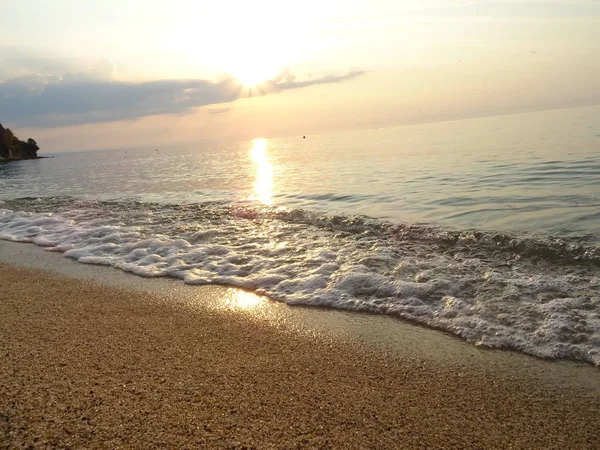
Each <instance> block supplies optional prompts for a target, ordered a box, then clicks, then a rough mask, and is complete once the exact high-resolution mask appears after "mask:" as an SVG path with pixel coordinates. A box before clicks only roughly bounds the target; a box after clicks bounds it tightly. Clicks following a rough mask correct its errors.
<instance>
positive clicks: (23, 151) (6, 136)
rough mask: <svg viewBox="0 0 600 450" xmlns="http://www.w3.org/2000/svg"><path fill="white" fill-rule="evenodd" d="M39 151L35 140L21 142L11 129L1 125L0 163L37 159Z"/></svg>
mask: <svg viewBox="0 0 600 450" xmlns="http://www.w3.org/2000/svg"><path fill="white" fill-rule="evenodd" d="M39 149H40V148H39V147H38V145H37V143H36V142H35V141H34V140H33V139H27V141H21V140H20V139H18V138H17V137H16V136H15V135H14V134H13V132H12V131H11V130H10V129H9V128H4V127H3V126H2V124H0V161H17V160H20V159H37V158H38V155H37V151H38V150H39Z"/></svg>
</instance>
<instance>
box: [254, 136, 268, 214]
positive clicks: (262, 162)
mask: <svg viewBox="0 0 600 450" xmlns="http://www.w3.org/2000/svg"><path fill="white" fill-rule="evenodd" d="M250 154H251V156H252V161H254V164H256V181H255V182H254V193H253V194H252V195H251V196H250V200H258V201H260V202H261V203H263V204H265V205H272V204H273V165H272V164H271V162H270V161H269V155H268V153H267V140H266V139H255V140H254V141H252V150H251V151H250Z"/></svg>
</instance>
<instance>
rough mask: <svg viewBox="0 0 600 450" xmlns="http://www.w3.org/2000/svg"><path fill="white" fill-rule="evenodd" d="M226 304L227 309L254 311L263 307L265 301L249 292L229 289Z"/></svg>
mask: <svg viewBox="0 0 600 450" xmlns="http://www.w3.org/2000/svg"><path fill="white" fill-rule="evenodd" d="M228 294H229V296H228V298H227V301H226V304H227V307H228V308H231V309H236V310H256V309H259V308H262V307H263V306H265V299H264V298H263V297H259V296H258V295H256V294H252V293H251V292H245V291H242V290H239V289H230V290H229V292H228Z"/></svg>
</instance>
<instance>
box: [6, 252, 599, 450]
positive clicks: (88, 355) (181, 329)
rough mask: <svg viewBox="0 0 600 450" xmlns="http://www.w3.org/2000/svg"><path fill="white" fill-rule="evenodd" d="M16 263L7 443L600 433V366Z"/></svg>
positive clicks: (587, 444) (483, 443)
mask: <svg viewBox="0 0 600 450" xmlns="http://www.w3.org/2000/svg"><path fill="white" fill-rule="evenodd" d="M36 255H37V256H36ZM32 258H35V260H32ZM61 259H62V261H60V262H59V260H61ZM28 261H29V268H25V267H27V266H28V265H27V262H28ZM6 263H9V265H7V264H6ZM0 264H1V265H0V299H1V300H0V336H1V337H2V339H0V354H1V355H2V356H3V358H2V359H1V362H0V380H3V381H0V444H2V445H6V446H8V447H11V446H14V447H20V446H26V445H27V444H30V445H33V446H34V447H45V446H47V447H52V448H55V447H66V446H72V447H82V446H86V447H88V448H114V447H118V446H125V447H132V448H157V447H162V448H164V447H172V448H182V447H185V446H191V447H195V448H244V446H246V448H341V447H343V448H399V447H404V448H407V447H408V448H414V447H421V448H422V447H423V446H433V447H460V448H482V447H485V448H490V447H496V448H497V447H504V448H506V447H510V446H512V447H519V448H521V447H538V448H539V447H544V448H552V447H554V448H559V447H561V448H564V447H571V448H573V447H579V448H583V447H584V448H598V445H599V444H598V442H597V423H598V422H597V421H598V417H599V414H600V381H599V379H598V372H597V369H595V368H593V367H590V366H585V365H580V364H575V363H560V362H551V361H543V360H536V359H534V358H531V357H527V356H525V355H519V354H512V353H509V352H501V351H493V350H481V349H478V348H475V347H473V346H470V345H469V344H466V343H464V342H461V341H457V340H456V339H455V338H450V337H447V336H442V335H441V333H436V332H434V331H430V330H423V329H416V328H417V327H414V326H411V325H407V324H403V323H398V321H394V320H393V319H389V318H370V317H368V316H367V317H364V316H362V315H356V314H348V313H346V314H344V313H340V312H337V311H334V312H332V313H330V314H327V313H325V312H323V311H314V310H306V309H297V308H291V307H288V306H287V305H282V304H276V303H274V302H270V301H268V300H266V299H264V298H263V299H261V298H260V297H258V296H255V295H253V294H249V293H244V294H240V292H241V293H243V292H244V291H240V290H237V289H233V288H224V287H218V286H206V287H198V286H195V287H194V286H185V285H183V283H178V282H176V281H174V280H164V279H161V280H152V279H150V280H149V279H139V278H138V277H135V276H132V275H128V274H125V273H122V272H119V271H117V270H115V269H110V268H106V267H97V266H86V265H82V264H78V263H75V262H73V261H69V260H67V259H66V258H64V257H61V256H60V255H57V254H50V253H48V252H43V251H42V250H41V249H40V248H36V247H33V246H28V245H24V244H13V243H6V242H0ZM36 266H37V267H36ZM44 266H45V267H44ZM43 268H45V269H46V270H45V271H42V270H40V269H43ZM61 271H62V272H64V273H61ZM67 274H70V276H67ZM257 299H258V300H257ZM317 317H321V319H317ZM388 319H389V320H388ZM316 320H322V322H321V323H315V321H316ZM359 329H360V330H363V331H362V333H364V334H361V332H360V331H358V330H359ZM365 329H366V330H369V331H367V332H365V331H364V330H365ZM375 330H379V334H375V335H373V333H374V332H375ZM365 335H366V336H365ZM369 340H370V341H371V342H369ZM380 341H382V342H380Z"/></svg>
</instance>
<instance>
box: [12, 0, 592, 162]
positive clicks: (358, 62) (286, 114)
mask: <svg viewBox="0 0 600 450" xmlns="http://www.w3.org/2000/svg"><path fill="white" fill-rule="evenodd" d="M593 104H600V1H599V0H481V1H472V0H370V1H366V0H364V1H351V0H345V1H338V0H330V1H328V0H318V1H317V0H304V1H302V2H285V1H281V0H277V1H276V0H255V1H234V0H220V1H218V2H216V1H213V2H207V1H202V0H197V1H194V0H170V1H169V2H165V1H164V0H160V1H158V0H104V1H102V2H98V1H95V0H77V1H76V0H0V123H2V124H3V125H4V126H9V127H11V128H12V129H13V130H14V131H15V132H16V134H17V135H18V136H20V137H30V136H31V137H34V139H36V140H37V141H38V143H39V144H40V146H41V148H42V152H43V151H77V150H86V149H103V148H106V149H108V148H127V147H130V148H131V147H143V146H151V147H156V146H163V145H169V144H182V143H191V142H215V143H217V142H218V143H223V142H234V141H240V140H248V139H254V138H259V137H263V138H270V137H281V136H293V135H307V134H314V133H322V132H328V131H340V130H350V129H357V128H369V127H375V126H395V125H403V124H410V123H421V122H432V121H441V120H453V119H460V118H470V117H478V116H488V115H496V114H507V113H518V112H524V111H535V110H544V109H554V108H566V107H574V106H585V105H593Z"/></svg>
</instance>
